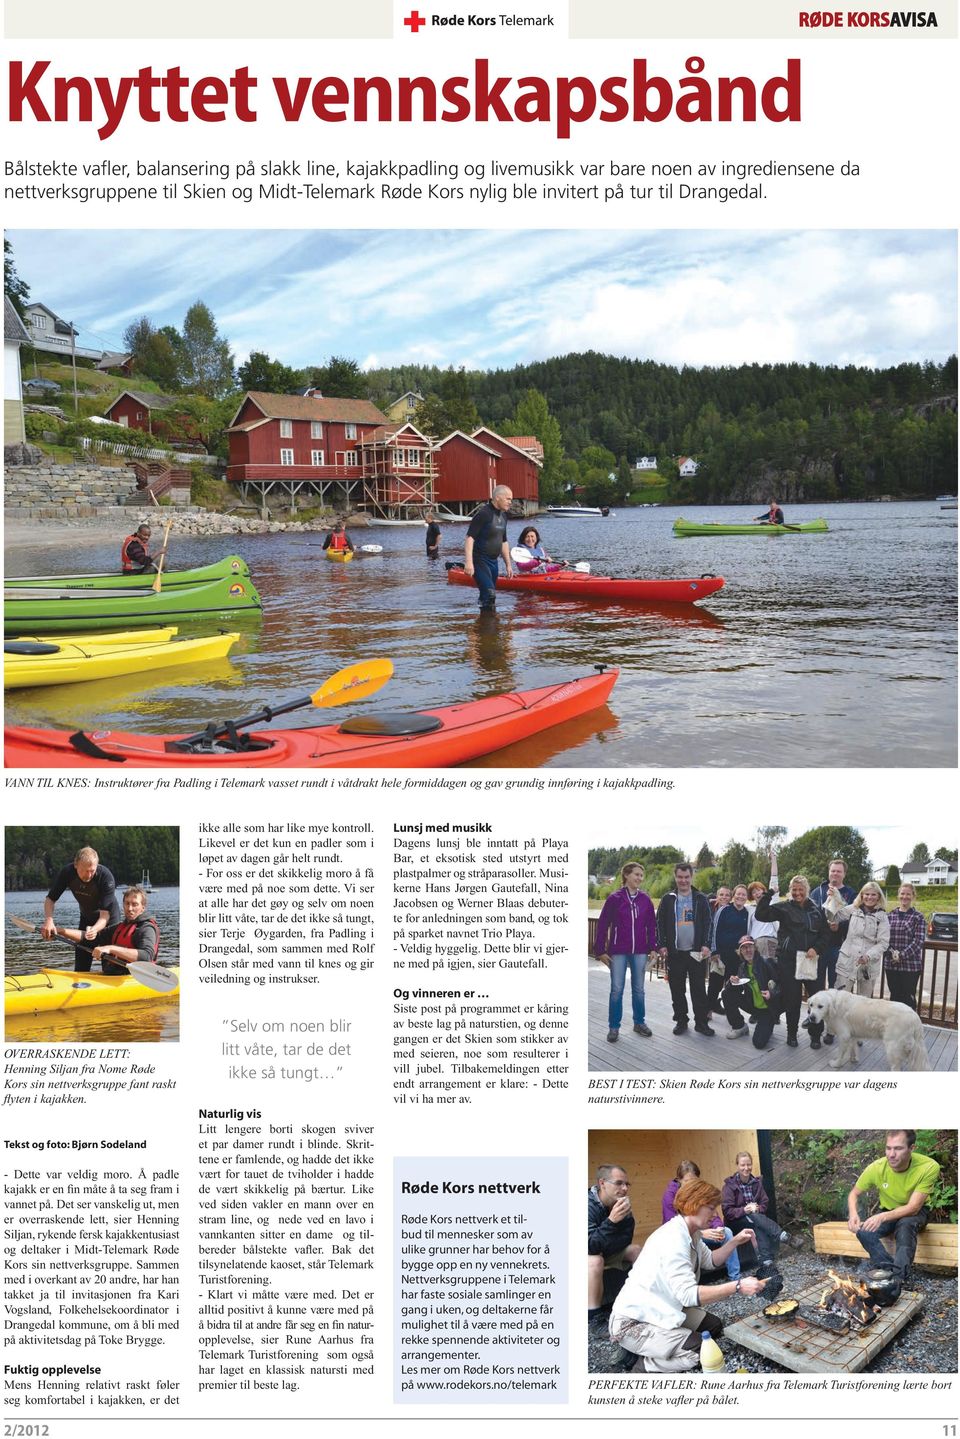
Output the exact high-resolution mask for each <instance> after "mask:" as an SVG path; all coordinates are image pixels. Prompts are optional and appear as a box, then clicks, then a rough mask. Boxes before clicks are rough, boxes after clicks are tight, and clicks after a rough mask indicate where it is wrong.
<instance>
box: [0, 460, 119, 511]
mask: <svg viewBox="0 0 960 1439" xmlns="http://www.w3.org/2000/svg"><path fill="white" fill-rule="evenodd" d="M134 489H135V485H134V480H133V476H132V474H131V473H130V471H129V470H127V469H125V468H124V469H108V468H107V467H106V466H99V465H90V466H89V467H83V466H80V465H54V464H40V465H23V466H20V465H9V466H8V467H7V469H6V471H5V476H4V490H3V505H4V509H5V510H7V511H8V512H11V511H12V512H13V513H15V514H21V515H22V514H23V513H24V512H25V511H26V512H28V513H30V514H31V515H36V516H38V517H40V518H56V519H75V518H88V517H91V516H93V515H95V514H96V513H97V511H98V510H99V509H101V508H102V507H104V506H110V507H112V506H114V505H123V504H125V503H126V502H127V501H128V497H129V496H130V495H131V494H132V493H133V491H134Z"/></svg>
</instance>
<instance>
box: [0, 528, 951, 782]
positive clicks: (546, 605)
mask: <svg viewBox="0 0 960 1439" xmlns="http://www.w3.org/2000/svg"><path fill="white" fill-rule="evenodd" d="M680 513H683V514H684V515H685V516H686V517H687V518H688V519H694V518H703V519H712V520H720V521H732V520H735V519H740V518H749V514H748V513H747V512H746V511H745V512H743V513H742V514H741V512H740V511H739V510H733V509H731V508H722V509H717V508H711V509H704V508H703V507H700V508H698V507H696V506H687V507H686V508H685V509H684V510H683V511H682V512H681V511H680V510H675V509H641V510H629V511H622V512H620V513H618V514H617V515H616V516H615V517H614V516H610V517H609V518H607V519H550V518H547V517H544V518H543V519H542V521H541V522H540V526H539V527H540V530H541V534H542V537H543V540H544V543H545V544H546V546H547V549H548V551H549V552H550V553H552V554H554V555H558V556H560V557H561V558H564V559H568V560H571V561H573V560H590V561H591V563H592V568H593V571H594V573H598V574H610V575H624V576H642V577H673V576H686V575H700V574H703V573H713V574H719V575H723V576H724V577H725V578H726V581H727V583H726V587H725V588H724V589H723V590H722V591H721V592H720V593H719V594H718V595H716V596H714V597H712V599H711V600H710V601H709V602H708V604H709V609H708V610H705V609H703V608H694V609H690V610H686V611H684V610H682V609H681V610H678V609H669V610H655V609H641V608H627V607H625V606H610V605H588V604H585V603H582V602H578V601H573V600H571V601H554V600H547V599H541V598H537V597H536V596H532V595H524V596H513V595H507V594H503V595H501V598H500V600H499V609H498V614H497V615H496V617H495V618H490V617H484V618H483V619H482V620H481V619H480V618H479V617H478V615H477V612H476V596H475V594H474V593H473V592H471V591H468V590H465V589H459V588H456V589H455V588H453V587H452V586H449V585H448V584H447V583H446V573H445V570H444V560H448V559H455V558H458V557H459V556H460V555H461V553H462V541H463V534H464V526H462V525H447V526H445V527H444V532H443V542H442V545H443V552H442V554H441V557H440V559H439V560H437V561H432V562H431V561H428V560H427V559H426V558H425V555H424V544H423V531H422V530H420V529H392V528H370V529H368V530H364V531H362V537H363V541H364V542H369V543H377V544H381V545H383V550H384V552H383V554H382V555H378V556H370V557H363V558H358V559H355V560H354V562H353V563H352V564H349V565H333V564H330V563H328V562H327V561H326V560H325V559H324V557H323V555H322V552H321V550H320V542H319V536H318V537H315V538H312V539H311V538H308V537H296V538H294V537H293V536H290V535H286V534H280V535H265V536H256V537H243V538H242V539H239V540H237V541H234V540H233V539H232V537H221V538H217V539H206V540H186V539H184V540H177V541H176V548H175V550H174V551H173V555H172V560H171V563H172V565H173V566H174V568H184V567H187V566H193V565H197V564H204V563H208V562H209V561H211V560H214V559H217V558H219V557H220V556H222V555H224V554H226V553H228V552H229V551H230V550H231V549H232V548H234V547H236V548H237V549H239V551H240V552H241V553H242V554H243V556H244V558H245V559H246V560H247V561H248V562H249V564H250V568H251V570H252V571H253V575H254V579H255V581H256V584H257V587H258V588H259V590H260V593H261V595H262V597H263V601H264V612H263V617H262V620H257V621H254V622H246V623H244V624H243V636H242V639H241V642H240V644H239V645H237V646H236V647H235V648H234V650H233V652H232V658H231V659H230V660H225V661H223V662H222V663H220V664H219V665H217V666H215V667H213V668H212V669H211V667H209V666H208V667H206V668H204V669H203V670H202V672H201V673H198V672H197V668H191V667H184V668H183V669H182V670H179V671H167V672H165V673H164V674H163V675H162V676H158V683H157V684H155V685H153V684H148V683H147V682H146V681H145V679H144V678H143V677H140V676H138V677H136V678H135V679H134V680H132V681H124V680H116V681H109V682H105V683H102V684H91V685H86V684H84V685H65V686H61V687H59V688H50V689H46V690H44V689H35V690H19V691H13V692H10V693H9V694H8V695H7V706H6V712H7V720H8V723H31V724H42V725H53V726H56V727H58V728H62V727H65V726H70V727H77V726H83V727H91V726H102V727H122V726H126V727H127V728H139V729H148V730H154V731H171V732H172V731H176V730H183V729H187V730H192V729H198V728H202V727H203V726H204V725H205V724H206V723H207V721H208V720H210V719H211V718H220V717H224V716H227V717H238V716H242V715H244V714H247V713H250V712H252V711H254V710H256V709H257V708H259V707H260V706H262V705H264V704H268V703H269V704H275V703H276V702H277V701H278V700H282V699H287V698H291V697H293V696H295V695H297V694H299V693H306V692H308V691H311V690H313V689H316V688H317V687H318V686H319V685H320V683H321V682H322V681H323V680H324V679H325V678H326V677H327V676H328V675H330V674H332V673H333V672H334V671H335V670H337V669H339V668H341V667H342V666H343V665H345V664H347V663H349V662H350V661H352V660H356V659H371V658H374V657H377V656H388V657H389V658H390V659H392V660H393V662H394V666H395V671H396V672H395V675H394V678H393V679H392V680H391V682H390V684H389V685H388V686H387V687H386V688H385V689H384V690H382V691H381V692H380V694H379V695H377V696H375V697H372V698H371V699H370V700H368V701H367V702H366V707H367V708H369V709H376V708H377V707H379V708H387V709H390V710H396V709H401V708H415V707H417V706H420V707H429V706H432V705H437V704H443V703H448V702H451V701H454V700H463V699H470V698H472V697H476V696H481V695H488V694H494V693H497V692H500V691H504V690H513V689H525V688H530V687H532V686H537V685H542V684H547V683H550V682H552V681H556V680H559V679H563V678H569V677H570V676H572V675H576V674H582V673H585V672H586V671H588V670H589V669H590V667H591V666H592V665H593V664H595V663H598V662H604V663H606V664H615V665H619V666H620V667H621V671H622V673H621V678H620V680H619V683H618V684H617V687H616V689H615V690H614V692H613V695H612V697H611V701H610V705H609V708H608V709H606V710H602V711H599V712H598V713H597V714H595V715H593V716H589V717H586V718H584V719H582V720H580V721H578V722H575V723H573V724H572V725H568V726H565V727H562V728H561V729H559V730H556V731H553V732H550V731H548V732H547V733H546V734H545V735H543V736H540V737H538V738H536V739H533V740H529V741H526V742H524V743H522V744H519V745H514V746H512V747H511V748H510V749H507V750H502V751H500V752H499V753H498V754H496V755H494V756H491V757H489V758H488V759H487V760H486V761H483V762H482V763H483V764H485V765H486V766H487V767H493V768H496V767H517V766H523V767H532V766H537V765H550V766H595V767H601V768H614V767H628V766H642V767H644V768H649V767H651V766H653V767H665V766H687V765H710V766H753V765H757V766H807V765H813V766H822V765H830V766H837V767H842V766H860V765H890V764H896V765H897V766H901V767H902V766H925V767H926V766H945V765H953V764H954V763H955V762H956V703H957V689H956V679H957V674H956V668H957V667H956V624H957V614H956V599H957V593H956V589H957V587H956V566H957V522H956V514H955V513H954V512H950V511H946V512H944V511H942V510H941V509H940V507H939V504H937V503H935V502H930V503H927V502H917V503H909V504H862V505H816V506H797V505H794V506H790V507H788V511H787V520H788V521H799V520H801V519H811V518H813V517H815V516H816V515H823V516H825V517H826V519H827V520H828V522H829V525H830V532H829V533H828V534H826V535H782V536H772V535H758V536H756V537H752V536H744V537H740V536H730V537H722V536H711V537H708V538H704V539H699V538H693V539H683V540H679V539H675V538H674V537H673V534H672V529H671V527H672V524H673V521H674V519H675V518H676V517H677V515H679V514H680ZM518 532H519V525H512V526H511V540H512V539H513V538H514V536H515V534H516V533H518ZM360 534H361V532H360V531H359V530H358V532H357V535H355V536H354V538H355V539H359V535H360ZM120 538H121V537H120V536H114V535H111V536H110V538H109V542H107V543H105V544H104V545H103V546H96V545H85V546H82V547H79V548H78V549H77V550H75V551H73V552H70V551H66V550H65V551H63V552H62V553H59V554H57V555H56V557H55V558H54V556H53V554H52V552H51V551H50V550H48V549H45V550H40V549H37V550H35V551H30V550H28V549H17V550H16V551H15V552H14V554H13V555H12V557H11V559H10V561H9V571H10V573H11V574H21V575H23V574H30V573H46V574H49V573H54V572H63V573H67V572H69V571H70V570H71V569H72V570H74V571H76V569H77V568H78V567H79V568H81V569H83V570H90V571H96V570H99V569H109V568H112V567H113V566H114V565H115V563H116V553H117V546H118V544H119V540H120ZM235 627H236V628H239V627H240V626H239V625H236V626H235ZM186 628H187V627H186V626H182V627H181V632H186ZM347 712H348V711H346V710H344V711H340V713H341V714H344V713H347ZM309 714H310V711H304V712H303V715H302V716H297V715H292V716H291V717H290V720H289V723H291V724H297V723H300V724H303V723H307V722H308V716H309ZM313 715H314V717H315V718H318V719H321V722H327V721H329V720H334V719H335V718H336V717H337V715H336V712H334V711H332V712H330V713H329V714H327V715H322V716H321V715H319V714H318V712H316V711H314V712H313Z"/></svg>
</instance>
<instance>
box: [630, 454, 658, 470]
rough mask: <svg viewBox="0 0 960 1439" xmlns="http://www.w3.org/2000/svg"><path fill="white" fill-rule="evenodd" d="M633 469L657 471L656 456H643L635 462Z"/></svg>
mask: <svg viewBox="0 0 960 1439" xmlns="http://www.w3.org/2000/svg"><path fill="white" fill-rule="evenodd" d="M633 468H634V469H635V470H655V469H656V468H657V457H656V455H641V456H640V458H639V459H637V460H634V462H633Z"/></svg>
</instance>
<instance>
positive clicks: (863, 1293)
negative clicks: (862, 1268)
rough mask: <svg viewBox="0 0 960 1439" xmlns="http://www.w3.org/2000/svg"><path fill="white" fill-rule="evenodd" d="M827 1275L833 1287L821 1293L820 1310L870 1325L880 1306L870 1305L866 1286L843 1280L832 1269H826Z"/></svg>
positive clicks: (850, 1280)
mask: <svg viewBox="0 0 960 1439" xmlns="http://www.w3.org/2000/svg"><path fill="white" fill-rule="evenodd" d="M827 1273H828V1274H829V1276H830V1278H831V1279H832V1280H833V1286H834V1287H833V1288H832V1289H825V1290H824V1291H823V1293H822V1295H821V1296H820V1308H821V1309H826V1310H827V1311H828V1312H830V1313H833V1314H840V1315H842V1316H843V1317H844V1318H845V1319H853V1320H855V1322H856V1323H857V1324H872V1323H873V1321H874V1319H876V1317H877V1315H878V1314H879V1313H880V1306H879V1305H878V1304H873V1303H871V1300H870V1294H869V1291H868V1289H867V1286H866V1285H865V1284H858V1283H855V1281H854V1280H852V1279H845V1278H843V1277H842V1276H841V1275H839V1274H836V1273H835V1272H834V1271H833V1270H832V1269H828V1270H827Z"/></svg>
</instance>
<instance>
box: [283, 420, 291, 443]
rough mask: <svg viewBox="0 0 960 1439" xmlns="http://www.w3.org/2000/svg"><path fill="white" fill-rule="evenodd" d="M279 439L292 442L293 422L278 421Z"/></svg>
mask: <svg viewBox="0 0 960 1439" xmlns="http://www.w3.org/2000/svg"><path fill="white" fill-rule="evenodd" d="M280 438H281V440H292V439H293V421H292V420H281V421H280Z"/></svg>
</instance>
